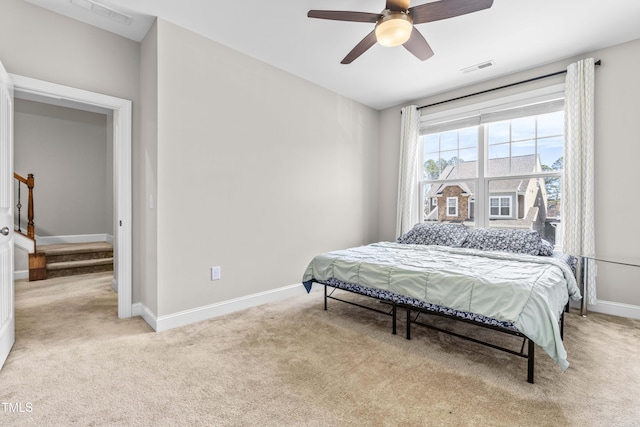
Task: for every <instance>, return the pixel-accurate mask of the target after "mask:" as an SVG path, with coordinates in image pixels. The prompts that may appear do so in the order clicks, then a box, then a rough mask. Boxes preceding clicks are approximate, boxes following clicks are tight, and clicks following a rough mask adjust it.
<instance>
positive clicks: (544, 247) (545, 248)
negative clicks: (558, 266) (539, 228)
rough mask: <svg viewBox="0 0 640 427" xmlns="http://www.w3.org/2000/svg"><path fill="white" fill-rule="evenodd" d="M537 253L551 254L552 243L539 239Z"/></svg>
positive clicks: (542, 254)
mask: <svg viewBox="0 0 640 427" xmlns="http://www.w3.org/2000/svg"><path fill="white" fill-rule="evenodd" d="M538 255H540V256H551V255H553V245H552V244H551V242H549V241H547V240H544V239H540V250H539V251H538Z"/></svg>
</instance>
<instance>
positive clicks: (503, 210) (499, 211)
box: [489, 196, 511, 217]
mask: <svg viewBox="0 0 640 427" xmlns="http://www.w3.org/2000/svg"><path fill="white" fill-rule="evenodd" d="M489 215H490V216H492V217H499V216H503V217H510V216H511V197H496V196H489Z"/></svg>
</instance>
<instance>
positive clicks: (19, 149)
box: [14, 99, 113, 236]
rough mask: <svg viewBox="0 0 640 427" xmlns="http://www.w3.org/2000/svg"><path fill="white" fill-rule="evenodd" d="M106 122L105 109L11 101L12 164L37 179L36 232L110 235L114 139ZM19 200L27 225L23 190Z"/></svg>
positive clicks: (45, 233)
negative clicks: (102, 111) (96, 110)
mask: <svg viewBox="0 0 640 427" xmlns="http://www.w3.org/2000/svg"><path fill="white" fill-rule="evenodd" d="M107 122H108V116H107V115H106V114H99V113H92V112H87V111H80V110H75V109H72V108H65V107H59V106H55V105H48V104H42V103H38V102H34V101H26V100H22V99H16V100H15V116H14V147H15V148H14V149H15V151H14V162H15V163H14V169H15V171H16V172H17V173H19V174H20V175H22V176H24V177H26V176H27V174H29V173H32V174H33V175H34V177H35V179H36V185H35V187H34V208H35V216H36V217H35V223H36V234H37V235H38V236H66V235H80V234H110V235H113V202H112V201H113V189H112V187H113V186H112V185H110V184H112V183H113V151H112V147H113V144H112V143H111V142H109V141H108V135H109V132H108V128H107ZM109 148H111V151H110V150H109ZM23 190H25V189H24V188H23ZM22 204H23V206H24V209H22V215H21V217H22V218H21V219H22V221H21V222H22V226H24V227H26V224H27V210H26V207H27V193H26V191H23V192H22Z"/></svg>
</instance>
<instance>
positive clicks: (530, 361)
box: [316, 282, 569, 384]
mask: <svg viewBox="0 0 640 427" xmlns="http://www.w3.org/2000/svg"><path fill="white" fill-rule="evenodd" d="M316 283H319V284H321V285H323V286H324V310H325V311H326V310H327V301H328V300H329V299H332V300H336V301H341V302H344V303H347V304H350V305H355V306H357V307H360V308H364V309H367V310H370V311H375V312H377V313H381V314H384V315H387V316H391V318H392V327H391V333H392V334H393V335H396V331H397V327H396V324H397V312H398V308H401V309H404V310H405V311H406V339H408V340H410V339H411V324H412V323H413V324H415V325H419V326H423V327H426V328H429V329H433V330H435V331H438V332H442V333H445V334H449V335H452V336H455V337H457V338H462V339H465V340H468V341H472V342H474V343H476V344H481V345H484V346H486V347H490V348H493V349H495V350H500V351H503V352H506V353H509V354H512V355H515V356H518V357H522V358H525V359H527V382H529V383H531V384H533V383H534V381H533V378H534V366H535V343H534V342H533V341H531V340H530V339H529V338H528V337H527V336H526V335H524V334H523V333H521V332H519V331H517V330H513V329H508V328H504V327H501V326H496V325H489V324H486V323H481V322H477V321H474V320H471V319H465V318H462V317H458V316H454V315H451V314H446V313H441V312H437V311H433V310H429V309H426V308H424V307H416V306H413V305H409V304H401V303H396V302H395V301H393V300H388V299H382V298H377V297H374V296H371V295H366V294H363V293H361V292H356V291H353V290H350V289H344V288H340V287H337V286H333V285H330V284H326V283H322V282H316ZM328 287H332V288H333V290H332V291H331V292H330V293H329V292H328V291H327V288H328ZM338 289H340V290H342V291H345V292H351V293H353V294H357V295H362V296H365V297H368V298H371V299H375V300H378V301H379V302H381V303H383V304H388V305H390V306H391V307H390V309H389V310H381V309H377V308H374V307H369V306H366V305H362V304H358V303H356V302H353V301H349V300H346V299H342V298H338V297H336V296H333V294H334V293H335V291H336V290H338ZM412 311H413V312H416V315H415V317H414V318H412V317H411V312H412ZM565 312H569V303H567V305H566V307H565V310H564V311H563V312H562V314H561V315H560V320H559V323H560V337H561V338H564V313H565ZM421 314H432V315H436V316H440V317H444V318H448V319H452V320H456V321H458V322H464V323H469V324H473V325H477V326H481V327H483V328H487V329H492V330H494V331H498V332H502V333H505V334H508V335H512V336H515V337H518V338H521V339H522V346H521V347H520V350H519V351H517V350H512V349H509V348H506V347H502V346H500V345H496V344H492V343H489V342H486V341H482V340H479V339H477V338H473V337H470V336H467V335H463V334H460V333H457V332H454V331H449V330H446V329H443V328H440V327H438V326H435V325H431V324H428V323H424V322H422V321H418V318H419V317H420V315H421ZM527 344H528V345H527ZM525 346H526V347H527V350H526V351H525Z"/></svg>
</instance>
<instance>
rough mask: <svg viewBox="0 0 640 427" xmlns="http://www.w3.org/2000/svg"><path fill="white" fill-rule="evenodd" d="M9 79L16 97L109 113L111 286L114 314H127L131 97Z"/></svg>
mask: <svg viewBox="0 0 640 427" xmlns="http://www.w3.org/2000/svg"><path fill="white" fill-rule="evenodd" d="M10 79H11V81H12V82H13V84H14V93H15V96H16V97H18V98H22V99H29V100H33V101H37V102H41V103H45V104H53V105H59V106H64V107H70V108H75V109H79V110H86V111H92V112H101V113H107V114H112V117H113V120H112V122H113V123H112V135H113V177H114V180H113V206H114V209H113V211H114V218H113V246H114V288H115V289H116V290H117V292H118V317H119V318H128V317H131V315H132V306H131V300H132V294H131V292H132V289H131V277H132V271H131V267H132V265H131V254H132V248H131V240H132V239H131V233H132V227H131V218H132V215H131V101H129V100H125V99H121V98H116V97H112V96H108V95H103V94H99V93H95V92H90V91H85V90H82V89H76V88H72V87H69V86H63V85H58V84H55V83H49V82H45V81H42V80H37V79H32V78H28V77H23V76H18V75H10Z"/></svg>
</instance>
